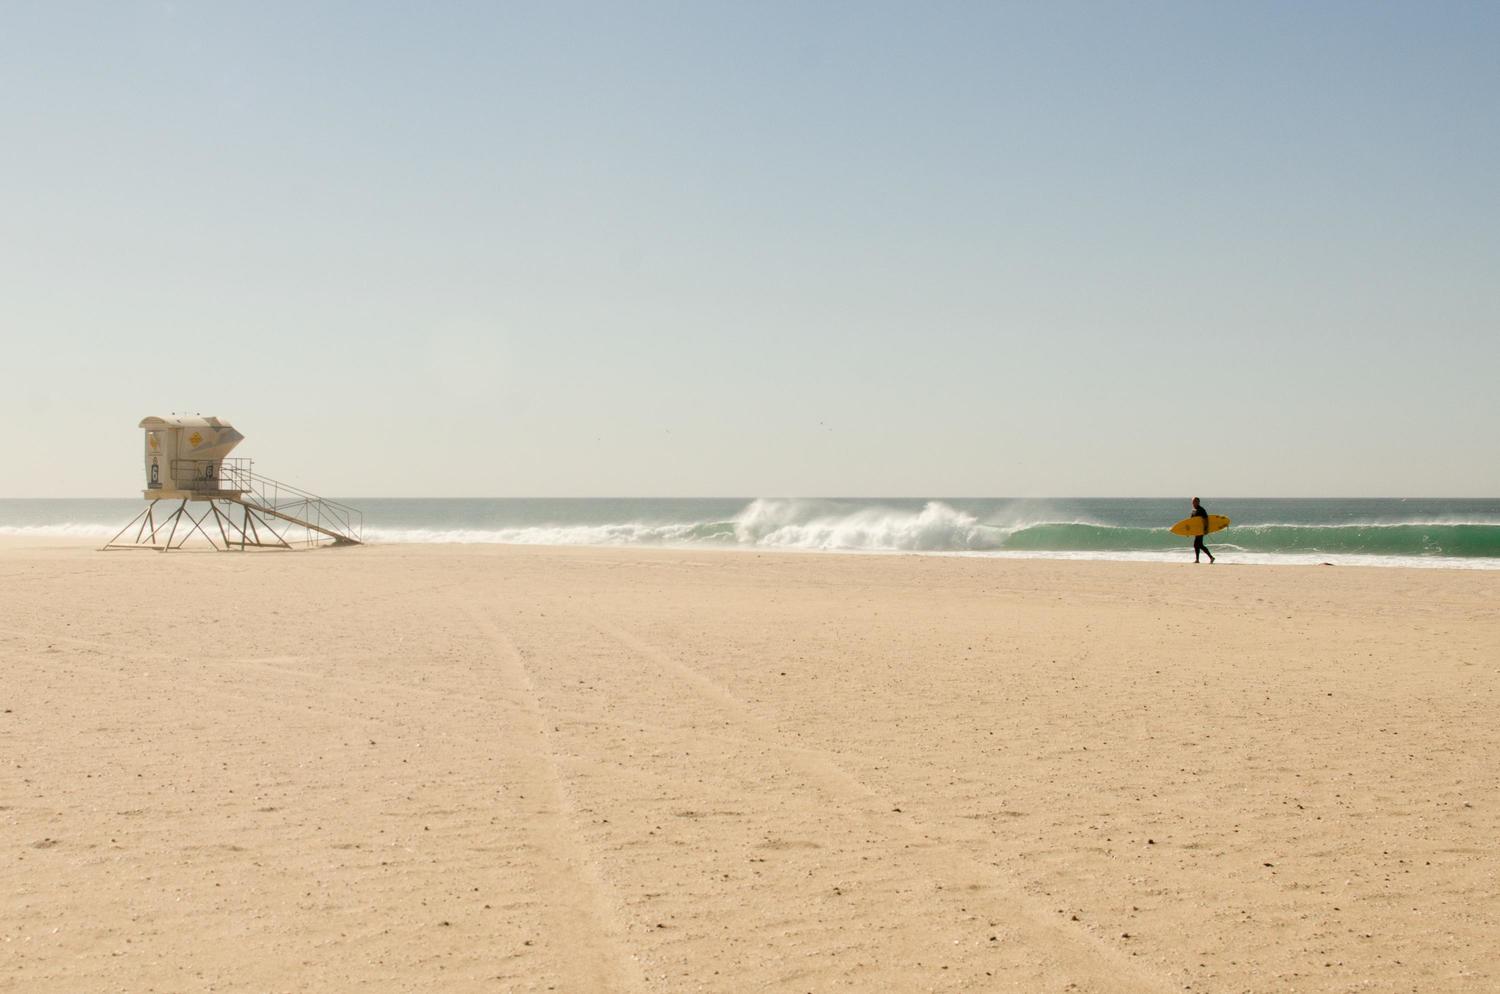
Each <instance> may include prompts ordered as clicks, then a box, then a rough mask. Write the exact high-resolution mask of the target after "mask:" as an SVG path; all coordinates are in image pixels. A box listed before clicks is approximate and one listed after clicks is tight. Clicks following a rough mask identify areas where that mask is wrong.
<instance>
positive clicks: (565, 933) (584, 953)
mask: <svg viewBox="0 0 1500 994" xmlns="http://www.w3.org/2000/svg"><path fill="white" fill-rule="evenodd" d="M461 607H462V609H463V611H464V613H465V614H466V615H467V616H468V617H469V619H470V620H471V621H472V622H473V625H474V629H475V631H477V632H478V633H479V635H481V636H482V637H483V638H484V640H485V641H486V642H488V643H489V645H490V646H492V647H493V649H494V660H495V663H496V667H497V673H498V675H499V677H500V681H501V683H502V685H503V687H504V689H505V691H506V694H507V696H508V697H511V698H513V699H515V700H517V701H519V702H520V704H519V708H520V713H521V714H522V715H524V723H525V724H524V727H516V728H513V729H512V730H513V731H516V732H521V733H523V734H524V735H525V736H526V737H527V738H528V739H530V740H531V741H532V743H533V745H532V746H531V747H528V748H525V749H524V750H523V751H524V753H525V754H526V755H528V756H533V757H535V759H534V760H532V762H531V766H532V770H531V774H532V777H533V785H532V786H531V788H530V789H528V794H529V793H530V791H531V789H537V790H538V792H539V796H541V797H543V798H544V799H545V800H544V806H543V807H542V808H541V809H540V810H538V811H535V812H533V813H531V814H530V815H529V818H528V826H529V828H530V835H531V839H530V841H531V844H532V845H533V846H534V847H535V851H536V852H537V854H538V855H539V857H540V860H541V862H542V864H543V865H542V868H541V871H542V872H541V874H540V876H541V877H542V878H543V879H547V878H550V879H551V880H552V881H553V883H552V886H551V887H550V893H548V894H546V895H545V896H544V898H543V899H544V902H545V903H546V904H547V906H548V907H549V908H550V909H552V911H553V917H554V920H553V922H552V926H553V927H552V932H553V934H554V935H555V936H556V937H557V938H558V939H559V943H558V945H559V948H560V949H561V950H562V956H561V958H560V963H561V970H560V977H559V979H560V981H561V986H560V987H559V990H562V991H577V992H584V991H587V992H589V994H612V992H619V994H627V992H632V991H642V990H644V989H645V988H646V984H645V979H644V977H643V976H642V975H641V972H640V970H639V968H638V967H637V966H636V964H635V963H634V961H632V960H631V959H630V957H629V956H627V955H626V954H625V946H624V944H623V940H622V936H623V934H624V932H625V928H624V923H623V922H622V921H621V920H620V918H619V917H618V915H616V914H615V913H614V912H613V911H612V910H611V907H610V902H609V901H608V900H607V890H606V885H605V883H604V881H603V880H602V879H601V878H600V876H599V872H598V867H597V865H596V863H595V861H594V860H593V859H592V858H591V857H590V856H589V854H588V852H587V851H586V849H585V848H584V846H583V844H582V843H581V842H580V841H579V834H578V830H577V828H576V827H575V825H574V822H575V820H576V814H575V812H574V807H573V803H572V800H571V798H570V797H569V796H568V792H567V789H566V787H565V786H564V784H563V778H562V773H561V768H560V763H559V760H558V756H557V752H556V749H555V747H554V746H553V744H552V741H551V738H550V736H549V734H548V731H547V723H546V721H545V720H544V716H543V712H542V703H541V699H540V697H539V696H538V694H537V691H536V685H535V684H534V683H533V682H532V679H531V674H530V673H529V672H528V671H527V669H526V662H525V660H524V659H523V658H522V656H521V653H520V652H519V650H517V648H516V646H515V643H514V642H513V641H512V640H511V639H510V637H509V636H508V635H507V634H506V633H505V632H504V631H503V630H502V629H501V628H500V626H499V625H498V624H496V623H495V621H494V619H493V618H491V617H490V616H489V615H488V614H487V613H485V612H484V611H483V610H481V609H480V607H479V606H478V605H476V604H475V603H473V602H472V601H469V600H464V601H463V602H462V603H461Z"/></svg>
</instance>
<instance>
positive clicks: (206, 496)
mask: <svg viewBox="0 0 1500 994" xmlns="http://www.w3.org/2000/svg"><path fill="white" fill-rule="evenodd" d="M140 427H142V428H144V429H146V489H145V490H144V491H142V496H143V497H144V498H145V499H146V507H145V509H144V510H142V511H141V513H140V514H138V515H136V516H135V517H134V518H132V519H131V521H130V523H129V524H128V525H126V526H125V527H124V528H122V529H120V532H119V534H117V535H115V537H114V538H112V539H110V540H109V541H108V542H107V543H105V545H104V549H105V550H114V549H149V550H153V551H156V552H168V551H171V550H173V549H181V548H184V547H185V546H187V545H189V543H193V544H195V545H198V546H202V545H203V544H205V543H206V544H207V545H208V546H209V547H211V548H213V549H217V550H218V551H220V552H245V551H248V550H251V549H293V548H298V547H315V546H320V545H332V546H346V545H360V544H363V542H364V515H363V514H361V513H360V511H359V510H358V509H357V508H353V507H350V506H349V505H348V504H341V503H339V502H338V501H334V500H329V499H328V498H326V497H319V496H317V495H316V494H311V493H308V492H307V491H306V490H302V489H299V488H297V487H294V486H291V485H290V484H287V483H282V482H281V481H279V480H273V479H271V478H269V477H266V476H262V475H260V474H259V473H256V472H255V470H254V463H253V462H252V461H251V460H249V459H242V458H235V459H230V458H226V456H227V453H228V452H229V450H230V449H232V448H234V446H236V445H238V444H239V442H240V441H241V440H242V439H243V438H244V436H243V435H241V434H240V433H239V432H238V431H236V430H235V429H234V427H233V426H232V425H230V424H228V423H227V422H224V421H221V420H219V419H218V418H200V417H193V418H186V417H176V416H174V417H171V418H156V417H151V418H146V419H145V420H143V421H142V422H141V424H140Z"/></svg>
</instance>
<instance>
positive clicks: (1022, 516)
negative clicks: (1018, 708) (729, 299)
mask: <svg viewBox="0 0 1500 994" xmlns="http://www.w3.org/2000/svg"><path fill="white" fill-rule="evenodd" d="M340 499H341V500H345V501H346V502H347V503H349V504H352V505H354V506H355V507H358V508H360V510H362V511H363V512H364V525H365V531H364V534H365V539H366V540H367V541H370V542H429V543H430V542H463V543H474V542H479V543H501V544H515V545H593V546H631V545H642V546H668V547H672V546H676V547H687V548H717V549H762V550H787V551H793V550H795V551H806V552H870V553H928V554H953V555H976V556H1013V557H1015V556H1019V557H1029V558H1058V559H1131V560H1160V561H1178V562H1181V561H1183V560H1185V559H1191V555H1192V552H1191V545H1192V543H1191V540H1189V539H1183V538H1179V537H1177V536H1175V535H1173V534H1171V533H1170V532H1169V531H1168V530H1167V529H1168V527H1169V526H1170V525H1171V524H1172V523H1173V522H1176V521H1178V520H1179V519H1181V518H1184V517H1186V516H1187V513H1188V503H1187V501H1185V500H1180V499H1170V500H1167V499H1157V498H1090V499H1070V498H1057V499H1006V498H987V499H968V498H963V499H959V498H912V499H875V498H826V499H825V498H819V499H809V498H766V497H761V498H753V499H752V498H714V499H678V498H618V499H617V498H577V499H558V498H459V499H417V498H403V499H394V498H371V499H360V498H357V497H356V498H340ZM141 506H142V503H141V501H139V500H82V499H79V500H29V499H0V536H3V535H13V536H14V535H20V536H27V535H30V536H36V537H45V536H76V537H87V538H95V537H97V538H100V539H101V540H102V539H107V538H109V537H110V536H111V535H113V534H114V533H115V532H116V531H118V530H119V529H120V528H121V527H122V526H123V525H124V524H125V523H126V522H127V521H129V520H130V519H131V517H133V516H134V515H135V514H136V513H138V512H139V511H140V509H141ZM1204 506H1205V507H1206V508H1208V510H1209V511H1210V512H1211V513H1213V514H1225V515H1228V516H1229V517H1230V518H1231V519H1232V520H1233V522H1234V523H1233V524H1232V525H1231V526H1230V527H1229V528H1228V529H1226V530H1224V531H1222V532H1219V533H1216V534H1214V535H1211V536H1209V538H1208V544H1209V547H1210V548H1211V549H1212V550H1213V551H1214V554H1215V555H1217V556H1219V557H1220V562H1223V563H1232V562H1240V563H1288V564H1291V563H1324V562H1329V563H1335V564H1340V565H1378V566H1442V567H1456V568H1466V569H1500V499H1441V498H1411V499H1400V498H1398V499H1374V498H1358V499H1316V500H1313V499H1268V498H1227V497H1208V496H1205V497H1204Z"/></svg>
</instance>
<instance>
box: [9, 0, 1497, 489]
mask: <svg viewBox="0 0 1500 994" xmlns="http://www.w3.org/2000/svg"><path fill="white" fill-rule="evenodd" d="M1497 107H1500V5H1496V4H1493V3H1472V4H1466V3H1457V2H1451V3H1450V2H1444V3H1426V2H1420V3H1419V2H1411V3H1404V4H1387V3H1378V2H1358V3H1338V2H1333V0H1329V2H1320V3H1316V4H1307V3H1247V4H1206V3H1188V2H1182V3H1149V2H1144V3H1142V2H1133V3H1105V2H1095V3H1082V4H1074V3H1067V2H1047V3H1042V2H1037V3H1000V2H989V3H973V4H960V3H942V2H935V3H921V4H918V3H900V4H896V3H880V2H866V3H837V2H820V3H807V2H799V3H753V4H746V3H727V2H725V3H715V2H693V3H655V2H640V3H626V2H618V0H616V2H611V3H598V4H580V3H568V2H557V0H549V2H545V3H535V4H530V3H520V2H516V3H489V2H485V3H436V2H435V3H430V4H408V3H375V2H360V3H334V2H326V3H317V2H314V3H266V2H258V3H227V2H226V3H210V4H192V3H159V2H153V3H133V2H128V0H112V2H100V3H92V4H90V3H62V2H37V3H28V2H7V3H3V4H0V135H3V138H0V141H3V145H0V152H3V154H0V232H3V235H0V416H3V417H4V419H5V421H6V423H8V424H10V425H12V426H13V427H14V426H19V428H20V430H19V431H14V432H12V444H11V446H10V452H11V454H12V455H11V458H10V459H9V460H7V461H6V464H5V465H3V466H0V496H10V497H27V496H131V495H133V494H136V493H138V492H139V490H140V487H141V485H142V484H141V476H142V469H141V445H142V443H141V433H140V431H139V429H138V428H137V427H136V425H137V423H138V422H139V420H140V419H141V418H142V417H144V416H147V415H152V414H159V415H165V414H168V413H171V412H178V413H195V412H201V413H202V414H205V415H207V414H213V415H218V416H220V417H223V418H225V419H226V420H229V421H231V422H233V423H234V425H235V426H236V427H237V428H238V429H239V430H240V431H241V432H243V433H244V435H245V436H246V441H245V442H244V443H242V445H241V446H240V448H239V450H238V451H237V452H236V454H237V455H245V456H251V457H253V458H254V459H255V461H256V468H257V469H258V470H259V471H261V472H264V473H266V474H267V475H269V476H272V477H276V478H278V479H284V480H289V481H291V482H293V483H296V484H298V485H300V486H304V487H306V488H308V489H311V490H314V491H316V492H321V493H329V494H334V495H342V496H350V497H352V496H434V497H440V496H772V495H799V496H820V495H821V496H831V495H839V496H1175V495H1183V494H1220V495H1233V496H1358V495H1366V496H1401V495H1410V496H1418V495H1429V496H1433V495H1435V496H1496V495H1500V400H1497V395H1500V390H1497V388H1496V379H1497V376H1496V374H1497V371H1500V279H1497V274H1500V182H1497V180H1496V177H1500V113H1497Z"/></svg>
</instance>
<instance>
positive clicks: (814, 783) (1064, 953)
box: [579, 616, 1180, 994]
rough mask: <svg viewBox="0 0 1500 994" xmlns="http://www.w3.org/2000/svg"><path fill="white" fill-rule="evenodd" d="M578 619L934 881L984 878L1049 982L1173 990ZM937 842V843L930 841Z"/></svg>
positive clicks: (674, 665)
mask: <svg viewBox="0 0 1500 994" xmlns="http://www.w3.org/2000/svg"><path fill="white" fill-rule="evenodd" d="M579 620H580V621H581V622H582V623H583V624H584V625H586V626H587V627H591V628H593V629H594V630H596V631H598V632H600V633H601V634H603V635H605V636H606V637H608V638H611V639H613V640H614V641H616V642H617V643H619V644H620V645H622V646H624V647H625V648H626V649H627V650H629V651H631V652H634V653H635V654H637V655H639V656H643V657H645V658H647V659H649V660H651V661H652V662H654V663H656V664H657V665H659V666H661V667H663V668H664V669H666V670H669V671H671V672H674V673H676V674H677V675H678V676H679V677H680V678H681V679H682V681H683V682H684V683H686V684H688V685H689V686H691V687H692V688H693V690H694V691H695V692H696V693H697V695H698V696H699V697H700V698H702V699H704V700H706V701H707V702H709V703H710V704H712V705H714V706H716V707H717V708H719V709H720V710H721V711H722V712H724V713H725V714H726V715H728V716H730V717H731V718H732V719H733V720H734V721H735V722H736V724H738V725H739V726H740V727H741V728H742V729H743V730H744V731H745V733H746V734H747V737H750V738H753V739H754V740H756V741H758V742H760V743H761V744H762V745H763V746H764V747H765V748H766V749H767V750H768V752H771V753H774V754H778V755H780V756H781V757H783V761H784V762H785V764H786V769H787V770H789V771H791V772H792V773H794V774H796V775H797V776H798V777H799V778H801V780H802V781H803V782H804V783H806V784H807V785H809V786H810V787H812V788H813V789H814V790H816V791H818V792H819V793H821V794H822V795H823V796H824V797H826V798H827V799H828V801H829V802H830V803H832V804H836V805H838V806H839V807H840V808H841V809H842V810H843V811H844V812H845V813H846V815H847V817H848V818H849V820H850V821H852V822H855V823H857V824H859V825H860V826H861V828H862V829H864V830H865V831H866V832H867V833H869V838H871V839H872V840H874V839H880V838H884V839H886V840H887V841H888V846H889V848H890V849H892V850H895V849H898V848H899V849H900V850H901V851H903V852H905V853H907V854H908V855H910V854H917V858H918V859H920V860H921V861H922V862H923V863H924V864H925V866H924V870H925V871H926V873H927V875H928V876H929V877H930V878H931V879H932V880H935V881H936V880H946V881H957V880H962V879H969V880H984V881H986V883H987V884H988V885H989V888H990V889H991V890H992V893H993V895H994V897H995V899H996V903H997V904H1001V905H1002V906H1001V907H998V908H995V909H993V910H994V913H995V914H997V915H998V916H1000V917H1001V918H1003V919H1004V920H1005V924H1006V927H1007V928H1008V929H1009V931H1010V935H1011V937H1012V943H1011V944H1012V945H1014V946H1017V947H1020V949H1021V951H1022V952H1023V954H1024V956H1023V959H1024V960H1025V961H1026V962H1027V963H1029V964H1036V963H1041V964H1043V970H1044V972H1046V973H1047V974H1049V975H1051V976H1053V977H1067V978H1068V979H1069V981H1072V982H1071V983H1069V984H1068V986H1067V988H1066V989H1068V990H1078V989H1083V990H1090V991H1099V992H1107V994H1164V992H1167V991H1177V990H1179V989H1180V987H1179V985H1178V984H1176V983H1174V982H1173V981H1171V980H1170V979H1169V978H1166V977H1163V976H1161V975H1159V974H1158V973H1156V972H1155V971H1153V970H1151V969H1150V968H1149V967H1148V966H1147V965H1146V964H1144V963H1141V962H1140V961H1138V960H1135V959H1133V958H1131V957H1129V956H1127V955H1125V954H1124V953H1122V952H1121V951H1120V950H1118V949H1116V948H1114V947H1112V946H1110V945H1109V944H1107V943H1105V942H1103V941H1102V940H1100V939H1098V938H1096V937H1095V936H1093V935H1091V934H1089V933H1088V932H1085V931H1081V930H1079V929H1075V928H1070V927H1067V926H1066V925H1064V924H1063V923H1061V922H1059V921H1057V920H1055V919H1054V918H1053V917H1052V916H1051V915H1050V914H1048V913H1047V912H1046V911H1045V910H1044V909H1042V908H1040V907H1038V906H1037V904H1036V899H1035V898H1034V897H1033V896H1032V895H1030V894H1028V893H1027V892H1026V891H1025V890H1024V889H1023V888H1022V887H1020V886H1018V884H1017V883H1016V882H1015V881H1014V880H1012V879H1011V878H1010V877H1008V876H1007V875H1005V874H1004V873H1002V872H1001V871H999V870H998V869H996V868H995V867H993V866H989V865H987V864H985V863H982V862H979V861H977V860H975V859H974V858H973V857H971V856H969V855H968V854H966V853H963V852H960V851H956V850H955V849H954V848H953V847H952V846H947V845H943V844H941V839H942V835H941V833H939V832H932V831H924V828H925V826H924V825H923V823H922V822H921V821H920V820H919V819H917V818H915V817H913V816H912V815H910V814H905V813H903V814H901V815H899V816H893V809H895V810H899V808H896V805H895V804H894V802H893V801H892V799H891V798H888V797H883V796H882V795H880V794H879V793H878V792H877V791H875V790H874V789H872V788H871V787H870V786H868V785H867V784H865V783H864V782H863V781H861V780H859V779H858V778H857V777H855V776H854V775H853V774H851V773H850V772H849V771H847V770H845V769H844V768H843V767H841V766H840V765H839V764H838V762H837V761H836V760H835V759H834V758H833V757H832V756H830V755H829V754H828V753H826V752H824V751H823V750H819V749H813V748H808V747H805V746H799V745H793V744H790V743H788V742H786V741H785V737H784V736H783V735H782V733H781V732H780V731H779V730H778V729H777V728H776V726H775V725H774V724H773V723H772V722H770V721H768V720H766V719H764V718H761V717H759V716H757V715H756V714H755V713H754V712H753V711H752V710H751V708H750V707H749V706H748V705H747V704H746V703H745V702H744V701H742V700H740V699H739V698H738V697H736V696H735V695H734V693H733V692H732V691H731V690H729V689H728V688H727V687H725V686H724V685H723V684H720V683H719V682H717V681H715V680H714V679H712V678H711V677H709V676H706V675H705V674H703V673H702V672H700V671H699V670H697V669H695V668H694V667H692V666H690V665H689V664H687V663H685V662H683V661H682V660H680V659H677V658H676V657H675V656H674V655H673V654H672V653H670V652H667V651H665V650H662V649H660V648H658V647H657V646H655V645H652V644H651V643H649V642H647V641H645V640H644V639H642V638H640V637H638V636H636V635H634V634H632V633H631V632H629V631H627V630H626V629H624V628H622V627H620V626H619V625H618V624H612V623H610V622H607V621H604V620H602V619H599V618H597V617H594V618H585V617H582V616H580V617H579ZM934 842H937V843H938V844H934Z"/></svg>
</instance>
